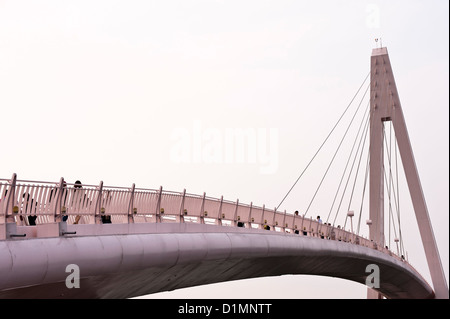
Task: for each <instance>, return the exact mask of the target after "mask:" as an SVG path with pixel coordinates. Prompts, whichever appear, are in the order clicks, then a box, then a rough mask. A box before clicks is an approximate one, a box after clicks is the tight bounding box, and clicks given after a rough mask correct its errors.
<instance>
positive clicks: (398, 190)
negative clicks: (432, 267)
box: [394, 139, 404, 255]
mask: <svg viewBox="0 0 450 319" xmlns="http://www.w3.org/2000/svg"><path fill="white" fill-rule="evenodd" d="M397 149H398V144H397V139H395V148H394V150H395V175H396V180H397V181H396V182H397V183H396V184H397V212H398V224H399V225H401V224H400V188H399V185H398V161H397V158H398V156H397ZM399 231H400V251H401V252H402V255H404V246H403V236H402V233H401V227H400V229H399Z"/></svg>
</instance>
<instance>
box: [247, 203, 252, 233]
mask: <svg viewBox="0 0 450 319" xmlns="http://www.w3.org/2000/svg"><path fill="white" fill-rule="evenodd" d="M252 209H253V202H251V203H250V211H249V212H248V219H247V220H248V228H249V229H252Z"/></svg>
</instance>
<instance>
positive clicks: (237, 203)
mask: <svg viewBox="0 0 450 319" xmlns="http://www.w3.org/2000/svg"><path fill="white" fill-rule="evenodd" d="M238 207H239V198H238V199H236V207H235V209H234V218H233V222H234V226H237V217H238V215H237V212H238Z"/></svg>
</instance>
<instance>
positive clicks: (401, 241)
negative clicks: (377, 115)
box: [383, 126, 403, 253]
mask: <svg viewBox="0 0 450 319" xmlns="http://www.w3.org/2000/svg"><path fill="white" fill-rule="evenodd" d="M383 129H384V126H383ZM384 141H385V143H386V144H387V140H386V136H384ZM396 145H397V143H396ZM395 150H396V152H395V156H396V158H395V160H396V175H397V195H398V194H399V193H400V189H399V187H398V164H397V148H395ZM386 153H387V156H388V162H389V172H390V177H391V178H390V181H389V184H391V183H392V184H393V183H394V182H393V178H392V168H391V154H392V150H391V151H388V150H386ZM385 179H387V178H386V176H385ZM386 182H387V181H386ZM389 196H390V193H389ZM393 196H394V201H395V202H396V203H397V205H396V208H397V220H398V221H397V222H398V227H399V241H400V251H401V252H402V253H403V250H402V246H403V236H402V234H401V223H400V210H399V205H400V204H399V201H398V199H397V196H396V192H395V189H394V191H393ZM390 200H391V199H390V198H389V201H390ZM389 205H391V203H390V202H389ZM394 235H395V236H397V234H396V233H395V234H394Z"/></svg>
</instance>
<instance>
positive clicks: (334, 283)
mask: <svg viewBox="0 0 450 319" xmlns="http://www.w3.org/2000/svg"><path fill="white" fill-rule="evenodd" d="M448 7H449V3H448V1H446V0H430V1H424V0H420V1H416V0H404V1H400V0H396V1H362V0H354V1H351V0H348V1H335V0H327V1H282V0H277V1H270V0H264V1H261V0H260V1H247V0H245V1H228V0H222V1H219V0H218V1H191V0H183V1H181V0H180V1H61V0H58V1H42V0H41V1H5V0H0V118H1V123H2V125H1V127H2V143H1V147H0V152H1V157H0V158H1V159H0V178H10V177H11V175H12V174H13V173H17V174H18V178H19V179H24V180H38V181H55V182H57V181H59V179H60V178H61V177H64V178H65V180H66V181H68V182H72V183H73V182H74V181H75V180H81V181H82V182H83V183H85V184H98V183H99V182H100V181H103V182H104V184H105V185H109V186H131V184H132V183H136V187H143V188H159V186H161V185H162V186H163V187H164V189H167V190H172V191H180V192H181V191H183V189H186V190H187V192H189V193H195V194H203V192H206V193H207V195H209V196H214V197H220V196H221V195H223V196H224V198H225V199H229V200H236V199H237V198H239V201H240V202H243V203H250V202H253V203H254V204H255V205H259V206H262V205H263V204H265V205H266V206H267V207H270V208H273V207H275V206H277V205H278V204H279V203H280V201H281V200H282V198H283V197H284V195H285V194H286V192H287V191H288V190H289V188H290V187H291V186H292V184H293V182H294V181H295V180H296V179H297V177H298V176H299V174H300V173H301V171H302V170H303V169H304V168H305V167H306V165H307V164H308V162H309V160H310V159H311V158H312V156H313V155H314V153H315V151H316V150H317V149H318V147H319V146H320V144H321V143H322V141H323V140H324V139H325V137H326V136H327V134H328V132H329V131H330V130H331V128H332V127H333V125H334V123H335V122H336V121H337V119H338V118H339V116H340V115H341V114H342V112H343V111H344V109H345V108H346V107H347V105H348V103H349V102H350V100H351V99H352V97H353V95H354V94H355V92H356V91H357V89H358V88H359V86H360V85H361V83H362V82H363V80H364V78H365V77H366V76H367V74H368V73H369V71H370V55H371V52H372V49H373V48H374V47H376V46H379V45H380V41H379V42H375V41H374V39H375V38H381V39H382V40H381V41H382V44H383V46H386V47H387V48H388V51H389V55H390V60H391V63H392V67H393V71H394V75H395V80H396V83H397V88H398V91H399V95H400V100H401V102H402V107H403V111H404V115H405V119H406V123H407V127H408V131H409V135H410V139H411V143H412V147H413V151H414V155H415V160H416V164H417V167H418V170H419V175H420V178H421V182H422V187H423V190H424V194H425V197H426V201H427V205H428V209H429V213H430V216H431V219H432V223H433V227H434V231H435V236H436V240H437V242H438V247H439V249H440V254H441V258H442V262H443V266H444V269H445V271H446V278H447V281H448V277H449V274H448V269H449V263H448V260H449V247H448V242H449V235H448V234H449V230H448V225H449V219H448V215H449V195H448V193H449V180H448V176H449V90H448V87H449V83H448V82H449V80H448V79H449V72H448V70H449V40H448V38H449V31H448V30H449V15H448V9H449V8H448ZM358 101H359V100H357V102H358ZM243 132H244V133H243ZM233 134H234V135H233ZM236 134H249V135H245V136H252V139H251V140H249V141H250V142H247V143H246V144H245V145H243V146H242V148H241V147H240V146H237V145H236V143H235V144H233V143H231V142H230V141H232V140H233V138H234V137H235V136H236ZM336 141H338V139H337V140H335V142H332V143H331V145H332V147H331V149H330V150H328V152H324V154H323V157H320V158H317V160H315V162H314V163H316V162H319V163H321V164H322V165H321V166H320V165H319V166H318V167H311V168H310V169H308V173H309V174H308V176H305V177H304V178H302V179H301V180H300V182H299V184H298V185H297V186H296V187H295V188H294V189H293V191H292V193H291V194H290V195H289V197H288V198H287V199H286V201H285V202H284V203H283V205H282V206H281V207H280V209H281V210H284V209H286V210H287V211H289V212H292V211H294V210H297V209H298V210H300V211H303V212H304V211H305V210H306V208H307V206H308V204H309V202H310V199H311V196H312V193H313V192H314V191H315V189H316V187H317V184H318V183H319V181H320V178H321V176H322V174H323V172H324V168H325V167H326V164H327V163H328V162H329V161H330V159H331V157H332V155H333V150H332V149H333V147H335V146H336V145H337V142H336ZM333 143H334V144H333ZM333 145H334V146H333ZM321 156H322V154H321ZM340 174H341V173H339V172H337V171H336V172H334V173H330V176H331V177H330V182H328V183H329V184H330V185H331V184H336V183H337V182H338V180H339V179H340V176H341V175H340ZM334 186H336V185H334ZM320 194H321V195H320V197H319V196H318V198H317V201H316V202H315V203H317V204H315V206H313V207H312V209H311V211H310V212H309V213H308V216H314V217H315V215H322V216H326V215H327V214H328V211H329V210H330V205H331V202H332V201H333V197H334V191H326V192H320ZM359 194H361V191H358V196H360V195H359ZM408 196H409V195H408V193H407V191H405V192H404V193H401V195H400V198H401V199H402V200H405V201H406V203H405V204H402V207H403V209H402V210H401V211H402V221H403V225H402V227H403V229H402V232H403V236H404V240H405V248H406V250H407V254H408V258H409V260H410V262H411V263H412V264H413V265H414V266H415V267H416V268H417V269H418V270H419V271H420V272H421V273H422V274H423V275H424V277H425V278H426V279H427V280H430V279H429V278H430V277H429V274H428V269H427V265H426V262H425V260H424V253H423V249H422V246H421V242H420V238H419V234H418V233H417V226H416V220H415V217H414V214H413V211H412V210H411V209H410V208H411V205H410V201H409V202H408V200H409V198H408ZM352 209H354V210H355V211H357V210H358V207H355V208H352ZM345 210H346V208H345V209H344V212H343V213H340V215H339V217H338V223H343V222H344V220H343V218H345ZM366 218H367V217H366V216H365V217H362V220H363V221H365V219H366ZM364 226H365V223H364V222H363V225H362V226H361V227H362V228H361V232H362V233H365V234H367V229H363V228H364ZM300 287H301V288H300ZM158 295H159V296H163V297H165V298H169V297H173V296H176V297H179V298H185V297H200V298H202V297H205V298H211V297H217V298H233V297H234V298H249V297H254V298H365V296H366V287H365V286H363V285H360V284H355V283H352V282H348V281H344V280H341V279H330V278H321V277H309V276H282V277H276V278H270V279H262V280H261V279H254V280H248V281H242V282H238V283H225V284H221V285H213V286H209V287H199V288H192V289H183V290H179V291H176V292H172V293H164V294H158Z"/></svg>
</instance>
